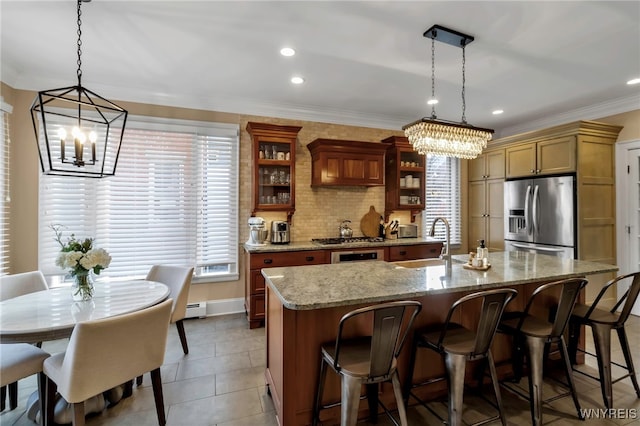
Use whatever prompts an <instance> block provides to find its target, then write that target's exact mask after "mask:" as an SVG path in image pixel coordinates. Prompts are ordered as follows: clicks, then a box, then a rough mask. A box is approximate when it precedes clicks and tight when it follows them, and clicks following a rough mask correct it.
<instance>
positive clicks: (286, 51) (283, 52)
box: [280, 47, 296, 56]
mask: <svg viewBox="0 0 640 426" xmlns="http://www.w3.org/2000/svg"><path fill="white" fill-rule="evenodd" d="M280 54H281V55H282V56H293V55H295V54H296V51H295V50H293V49H292V48H290V47H283V48H282V49H280Z"/></svg>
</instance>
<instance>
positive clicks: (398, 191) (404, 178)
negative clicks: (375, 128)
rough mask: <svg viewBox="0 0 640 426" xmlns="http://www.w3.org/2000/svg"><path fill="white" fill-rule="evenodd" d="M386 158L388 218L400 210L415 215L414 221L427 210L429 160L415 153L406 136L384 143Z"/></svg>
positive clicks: (384, 141) (412, 216) (385, 207)
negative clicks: (427, 168) (426, 191)
mask: <svg viewBox="0 0 640 426" xmlns="http://www.w3.org/2000/svg"><path fill="white" fill-rule="evenodd" d="M382 143H383V144H385V145H386V146H387V153H386V155H385V190H386V191H385V203H384V212H385V217H388V216H389V215H390V214H391V213H392V212H394V211H398V210H409V211H411V212H412V214H411V221H412V222H413V221H414V220H415V216H416V214H418V213H419V212H420V211H421V210H424V207H425V199H424V194H425V166H426V165H425V160H426V157H425V156H424V155H420V154H419V153H417V152H416V151H414V150H413V147H412V146H411V144H410V143H409V140H408V139H407V138H406V137H403V136H392V137H390V138H387V139H384V140H383V141H382Z"/></svg>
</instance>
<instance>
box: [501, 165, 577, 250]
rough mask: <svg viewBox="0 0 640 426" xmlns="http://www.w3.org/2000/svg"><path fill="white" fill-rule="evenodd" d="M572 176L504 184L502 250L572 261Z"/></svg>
mask: <svg viewBox="0 0 640 426" xmlns="http://www.w3.org/2000/svg"><path fill="white" fill-rule="evenodd" d="M575 194H576V192H575V177H574V176H560V177H542V178H536V179H525V180H512V181H507V182H505V183H504V209H505V210H504V213H505V214H504V217H505V228H504V231H505V232H504V235H505V249H506V250H518V251H528V252H535V253H540V254H549V255H553V256H559V257H565V258H573V259H575V258H576V254H577V253H576V233H575V230H576V195H575Z"/></svg>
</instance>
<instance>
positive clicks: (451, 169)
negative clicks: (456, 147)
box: [422, 155, 462, 244]
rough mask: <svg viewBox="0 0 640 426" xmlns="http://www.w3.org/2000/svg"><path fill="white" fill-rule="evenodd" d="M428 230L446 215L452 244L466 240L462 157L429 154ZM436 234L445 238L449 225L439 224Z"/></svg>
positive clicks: (427, 180)
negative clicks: (461, 175)
mask: <svg viewBox="0 0 640 426" xmlns="http://www.w3.org/2000/svg"><path fill="white" fill-rule="evenodd" d="M426 173H427V175H426V184H425V186H426V194H425V203H426V205H425V210H424V214H423V215H422V216H423V224H422V225H423V228H422V229H424V230H425V231H424V233H425V234H427V233H428V232H429V230H430V229H431V224H432V223H433V221H434V220H435V218H437V217H439V216H442V217H444V218H446V219H447V220H448V221H449V226H450V228H451V241H450V242H449V243H450V244H460V243H462V231H461V223H460V222H461V220H462V218H461V213H460V160H458V159H457V158H451V157H443V156H438V155H428V156H427V171H426ZM435 236H436V238H440V239H444V238H445V227H444V226H442V224H438V225H436V235H435Z"/></svg>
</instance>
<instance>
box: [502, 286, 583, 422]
mask: <svg viewBox="0 0 640 426" xmlns="http://www.w3.org/2000/svg"><path fill="white" fill-rule="evenodd" d="M586 284H587V280H585V279H583V278H569V279H566V280H560V281H555V282H551V283H547V284H543V285H541V286H539V287H538V288H536V289H535V290H534V292H533V293H532V294H531V297H530V298H529V300H528V301H527V305H526V307H525V309H524V311H523V312H508V313H507V314H505V317H504V318H503V320H502V321H501V322H500V325H499V326H498V331H499V332H501V333H505V334H509V335H511V336H513V354H512V363H513V371H514V376H515V380H516V381H519V380H520V377H521V376H522V364H523V357H524V347H526V348H527V364H528V367H529V403H530V408H531V424H532V425H535V426H537V425H541V424H542V403H543V401H542V381H543V363H544V360H545V359H546V355H547V352H548V347H549V344H551V343H556V344H557V346H558V349H559V350H560V355H561V356H562V360H563V363H564V367H565V374H566V378H567V383H566V385H567V386H568V388H569V392H567V393H565V394H562V395H557V396H555V397H554V398H552V399H557V398H559V397H562V396H567V395H571V397H572V398H573V403H574V405H575V407H576V411H577V413H578V418H580V419H581V420H582V419H583V417H582V413H581V409H580V403H579V401H578V396H577V394H576V390H575V385H574V383H573V376H572V375H571V365H570V362H569V354H568V351H567V346H566V343H565V340H564V335H563V334H564V331H565V329H566V328H567V324H568V323H569V318H570V316H571V312H572V311H573V308H574V306H575V303H576V300H577V299H578V295H579V294H580V291H581V290H582V288H584V286H585V285H586ZM558 289H559V290H560V297H559V299H558V303H557V305H555V306H546V311H547V312H546V315H545V316H544V318H541V317H540V316H537V315H534V314H532V312H540V311H542V310H545V309H544V307H542V306H541V303H540V301H541V300H548V299H549V298H550V297H551V295H552V294H553V293H554V292H556V291H557V290H558ZM547 318H549V320H547ZM512 390H514V389H512ZM514 391H515V390H514ZM516 392H517V391H516ZM517 393H518V392H517Z"/></svg>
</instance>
